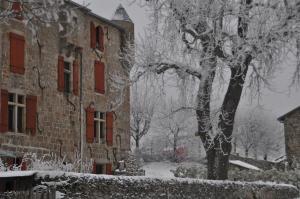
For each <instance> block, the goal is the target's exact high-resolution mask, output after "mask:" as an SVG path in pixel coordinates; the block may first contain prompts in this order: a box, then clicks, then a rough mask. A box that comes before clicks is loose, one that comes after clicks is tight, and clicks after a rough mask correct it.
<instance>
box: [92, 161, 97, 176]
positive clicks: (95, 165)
mask: <svg viewBox="0 0 300 199" xmlns="http://www.w3.org/2000/svg"><path fill="white" fill-rule="evenodd" d="M92 172H93V174H97V164H96V161H95V160H94V162H93V171H92Z"/></svg>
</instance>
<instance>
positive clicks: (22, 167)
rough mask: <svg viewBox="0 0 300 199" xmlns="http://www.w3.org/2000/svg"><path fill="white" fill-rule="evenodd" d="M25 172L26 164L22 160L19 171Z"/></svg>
mask: <svg viewBox="0 0 300 199" xmlns="http://www.w3.org/2000/svg"><path fill="white" fill-rule="evenodd" d="M26 170H27V163H26V162H25V161H24V160H23V161H22V162H21V171H26Z"/></svg>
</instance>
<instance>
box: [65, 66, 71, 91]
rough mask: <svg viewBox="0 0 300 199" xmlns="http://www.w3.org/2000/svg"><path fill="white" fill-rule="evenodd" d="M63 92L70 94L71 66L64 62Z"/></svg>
mask: <svg viewBox="0 0 300 199" xmlns="http://www.w3.org/2000/svg"><path fill="white" fill-rule="evenodd" d="M64 92H65V93H70V92H71V64H70V63H69V62H64Z"/></svg>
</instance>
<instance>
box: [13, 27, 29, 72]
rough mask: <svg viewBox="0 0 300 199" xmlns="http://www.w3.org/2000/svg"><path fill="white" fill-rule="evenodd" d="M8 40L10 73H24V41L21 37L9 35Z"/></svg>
mask: <svg viewBox="0 0 300 199" xmlns="http://www.w3.org/2000/svg"><path fill="white" fill-rule="evenodd" d="M9 38H10V71H11V72H13V73H18V74H24V73H25V66H24V65H25V39H24V37H23V36H21V35H17V34H15V33H9Z"/></svg>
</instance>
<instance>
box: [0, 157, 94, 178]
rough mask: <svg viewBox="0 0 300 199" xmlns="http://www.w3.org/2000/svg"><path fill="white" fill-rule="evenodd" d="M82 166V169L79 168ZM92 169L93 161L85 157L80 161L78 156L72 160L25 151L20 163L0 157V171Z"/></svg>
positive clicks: (87, 171)
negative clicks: (9, 161)
mask: <svg viewBox="0 0 300 199" xmlns="http://www.w3.org/2000/svg"><path fill="white" fill-rule="evenodd" d="M81 166H82V169H80V168H81ZM92 169H93V161H92V160H89V159H86V160H83V161H81V159H80V158H75V159H74V160H73V161H70V160H69V161H68V160H67V159H66V157H62V158H61V157H58V156H57V155H55V154H53V153H51V154H44V155H42V156H38V155H37V154H36V153H26V154H25V155H24V156H23V158H22V162H21V164H20V165H16V164H13V165H9V164H7V163H4V162H3V161H2V160H1V159H0V172H5V171H20V170H34V171H39V170H40V171H65V172H82V173H91V171H92Z"/></svg>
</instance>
